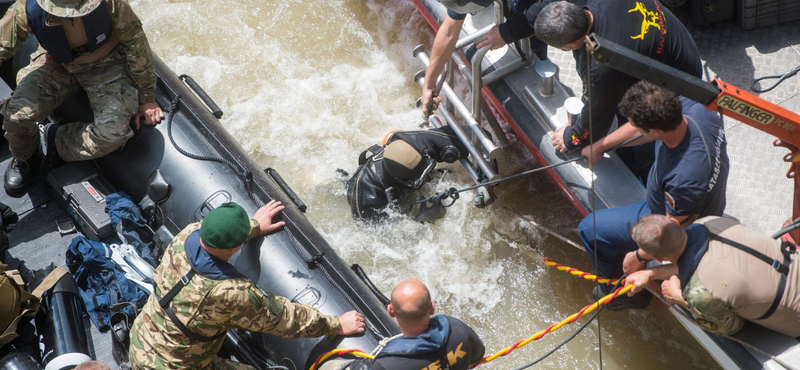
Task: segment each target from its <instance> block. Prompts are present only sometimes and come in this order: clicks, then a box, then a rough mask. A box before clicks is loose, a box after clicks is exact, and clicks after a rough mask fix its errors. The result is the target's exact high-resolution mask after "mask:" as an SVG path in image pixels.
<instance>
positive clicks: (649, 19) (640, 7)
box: [628, 1, 667, 40]
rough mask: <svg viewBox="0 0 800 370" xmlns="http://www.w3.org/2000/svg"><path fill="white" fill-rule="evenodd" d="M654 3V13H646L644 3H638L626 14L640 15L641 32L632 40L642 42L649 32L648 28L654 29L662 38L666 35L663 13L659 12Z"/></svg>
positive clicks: (658, 7) (657, 6) (656, 4)
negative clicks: (636, 13)
mask: <svg viewBox="0 0 800 370" xmlns="http://www.w3.org/2000/svg"><path fill="white" fill-rule="evenodd" d="M654 3H655V6H656V11H654V12H651V11H648V10H647V7H645V6H644V3H641V2H638V1H637V2H636V7H634V8H633V9H631V10H628V13H635V12H639V13H641V14H642V31H641V33H639V34H638V35H636V36H631V38H632V39H634V40H636V39H639V40H644V36H645V35H646V34H647V32H648V31H650V27H655V28H656V29H657V30H658V31H659V32H660V33H661V34H662V36H663V35H664V34H665V33H667V28H666V25H665V24H664V13H663V12H661V9H660V6H659V5H658V3H657V2H654Z"/></svg>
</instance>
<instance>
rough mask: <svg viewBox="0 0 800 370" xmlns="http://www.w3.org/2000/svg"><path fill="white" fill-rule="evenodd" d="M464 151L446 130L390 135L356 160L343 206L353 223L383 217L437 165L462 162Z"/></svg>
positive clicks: (443, 128) (449, 131)
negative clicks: (356, 165)
mask: <svg viewBox="0 0 800 370" xmlns="http://www.w3.org/2000/svg"><path fill="white" fill-rule="evenodd" d="M468 154H469V153H468V152H467V148H466V147H465V146H464V144H462V143H461V141H460V140H459V139H458V137H456V136H455V134H454V133H453V130H452V129H451V128H449V127H442V128H436V129H431V130H417V131H398V132H394V133H391V134H390V135H389V136H388V137H387V139H386V141H385V143H384V146H380V145H373V146H371V147H370V148H368V149H367V150H365V151H364V152H362V153H361V156H359V158H358V164H359V167H358V169H357V170H356V172H355V173H354V174H353V176H352V177H351V178H350V179H349V180H348V181H347V202H348V203H350V208H351V209H352V211H353V217H354V218H355V219H356V220H363V219H380V218H383V217H386V206H388V205H389V204H395V203H397V202H398V201H400V200H401V199H403V198H405V197H406V196H408V195H409V194H410V193H411V192H413V191H414V190H416V189H419V188H420V186H422V184H424V183H425V181H426V179H427V177H428V175H429V174H430V173H431V171H432V170H433V169H434V168H435V167H436V163H437V162H447V163H453V162H455V161H457V160H459V159H461V158H466V157H467V155H468Z"/></svg>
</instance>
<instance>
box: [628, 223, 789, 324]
mask: <svg viewBox="0 0 800 370" xmlns="http://www.w3.org/2000/svg"><path fill="white" fill-rule="evenodd" d="M631 236H632V237H633V239H634V240H635V241H636V243H637V244H638V245H639V248H641V250H642V251H643V252H647V253H648V254H650V255H651V256H654V257H655V258H656V259H657V260H659V261H669V262H672V263H671V264H668V265H661V266H657V267H654V268H651V269H647V270H642V271H637V272H634V273H632V274H631V275H630V276H628V277H627V280H626V282H628V283H632V284H633V285H634V287H633V289H632V290H631V292H632V293H630V294H635V293H637V292H639V291H641V290H642V289H644V287H645V286H646V285H647V284H648V283H649V282H650V281H653V280H664V282H663V283H662V285H661V288H662V291H663V294H664V297H665V298H667V301H669V302H670V303H672V304H680V305H682V306H684V307H686V308H688V309H689V311H690V312H691V313H692V316H694V318H695V320H696V321H697V323H698V324H700V325H701V326H703V327H704V328H705V329H708V330H710V331H713V332H715V333H719V334H724V335H733V334H736V333H737V332H738V331H739V330H740V329H741V328H742V326H743V325H744V323H745V320H749V321H753V322H755V323H756V324H759V325H761V326H764V327H766V328H769V329H772V330H775V331H777V332H780V333H783V334H786V335H789V336H792V337H798V336H800V268H798V266H797V263H796V261H793V260H795V259H797V254H796V253H795V252H794V248H793V245H791V248H788V246H789V245H788V244H786V243H783V242H781V241H780V240H773V239H771V238H769V237H767V236H765V235H762V234H760V233H758V232H756V231H755V230H753V229H750V228H747V227H745V226H743V225H741V224H739V223H738V222H736V221H735V220H732V219H728V218H723V217H716V216H710V217H704V218H701V219H700V220H697V221H696V222H695V223H694V224H692V225H690V226H688V227H687V228H686V230H685V231H684V230H682V229H681V228H680V226H678V225H677V224H675V223H673V222H671V221H670V220H669V219H668V218H666V217H665V216H662V215H648V216H645V217H643V218H642V219H641V220H639V222H637V223H636V224H635V225H634V226H633V229H632V230H631ZM793 262H795V263H793Z"/></svg>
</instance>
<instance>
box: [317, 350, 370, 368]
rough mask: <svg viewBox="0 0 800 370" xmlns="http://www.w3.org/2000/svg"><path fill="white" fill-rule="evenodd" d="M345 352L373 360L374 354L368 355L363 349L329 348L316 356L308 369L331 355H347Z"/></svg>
mask: <svg viewBox="0 0 800 370" xmlns="http://www.w3.org/2000/svg"><path fill="white" fill-rule="evenodd" d="M347 354H349V355H353V356H358V357H363V358H368V359H370V360H374V359H375V356H373V355H370V354H368V353H366V352H364V351H361V350H360V349H347V348H336V349H334V350H330V351H328V352H325V353H323V354H322V355H320V356H319V357H317V361H314V364H313V365H311V368H310V369H309V370H316V369H317V366H319V365H320V364H322V363H323V362H325V361H326V360H327V359H329V358H331V357H333V356H343V355H347Z"/></svg>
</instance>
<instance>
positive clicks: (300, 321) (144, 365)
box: [129, 221, 340, 369]
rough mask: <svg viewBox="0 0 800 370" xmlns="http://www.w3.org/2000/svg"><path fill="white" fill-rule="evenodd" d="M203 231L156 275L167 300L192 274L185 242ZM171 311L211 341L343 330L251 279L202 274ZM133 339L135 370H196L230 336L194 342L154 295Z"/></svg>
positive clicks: (177, 247) (178, 246)
mask: <svg viewBox="0 0 800 370" xmlns="http://www.w3.org/2000/svg"><path fill="white" fill-rule="evenodd" d="M251 222H252V225H251V232H250V236H251V238H252V237H254V236H256V235H258V223H257V222H256V221H251ZM199 229H200V223H194V224H191V225H189V226H187V227H186V228H185V229H184V230H183V231H181V232H180V233H179V234H178V235H177V236H176V237H175V239H174V240H173V241H172V243H171V244H170V246H169V247H168V248H167V250H166V251H165V252H164V256H163V258H162V260H161V264H160V265H159V266H158V268H156V270H155V273H154V276H153V278H154V280H155V284H156V287H155V294H158V295H159V296H162V297H163V296H164V295H165V294H166V293H167V292H168V291H169V290H170V289H172V287H173V286H174V285H175V284H176V283H177V282H178V280H179V279H180V278H181V276H183V275H185V274H186V273H188V272H189V270H190V269H191V265H190V264H189V260H188V257H187V255H186V252H185V250H186V249H185V243H186V240H187V239H188V238H189V237H190V235H191V234H192V233H193V232H195V231H197V230H199ZM248 240H249V239H248ZM170 307H171V308H172V310H173V311H174V312H175V315H176V316H177V317H178V319H179V320H180V321H181V322H182V323H183V324H184V325H185V326H186V327H187V328H189V330H192V331H193V332H195V333H197V334H200V335H204V336H208V337H213V336H214V335H216V334H218V333H221V332H223V331H225V330H228V329H232V328H243V329H247V330H252V331H258V332H265V333H270V334H274V335H277V336H281V337H290V338H291V337H317V336H322V335H326V336H334V335H336V333H337V332H338V331H339V327H340V324H339V319H338V318H337V317H335V316H326V315H323V314H322V313H320V312H319V311H317V310H315V309H314V308H312V307H309V306H306V305H301V304H295V303H292V302H290V301H289V300H288V299H286V298H283V297H279V296H275V295H272V294H269V293H265V292H264V291H262V290H261V289H259V288H258V287H257V286H256V285H255V284H254V283H253V282H252V281H250V280H249V279H247V278H237V279H223V280H214V279H211V278H208V277H205V276H202V275H200V274H196V275H195V276H194V277H193V278H192V279H191V280H190V282H189V284H188V285H186V286H185V287H184V288H183V289H182V290H181V291H180V293H178V294H177V295H176V296H175V298H174V299H173V300H172V302H171V304H170ZM130 340H131V345H130V350H129V354H130V361H131V365H132V366H133V368H134V369H166V368H170V369H181V368H186V369H188V368H192V369H196V368H205V367H207V366H209V365H210V364H211V362H212V361H213V360H214V358H215V356H216V354H217V352H218V351H219V349H220V347H221V346H222V343H223V341H224V340H225V337H224V336H223V337H221V338H219V339H217V340H214V341H210V342H197V341H192V340H190V339H189V338H187V337H186V336H185V335H184V334H183V333H181V331H180V330H179V329H178V328H177V327H176V326H175V325H174V324H173V323H172V321H170V319H169V317H168V316H167V315H166V313H165V312H164V310H162V309H161V307H160V306H159V304H158V299H157V298H155V295H154V294H153V295H150V298H149V299H148V301H147V303H146V304H145V306H144V308H143V309H142V312H141V313H140V314H139V316H138V317H137V318H136V321H135V322H134V324H133V328H132V330H131V333H130Z"/></svg>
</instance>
